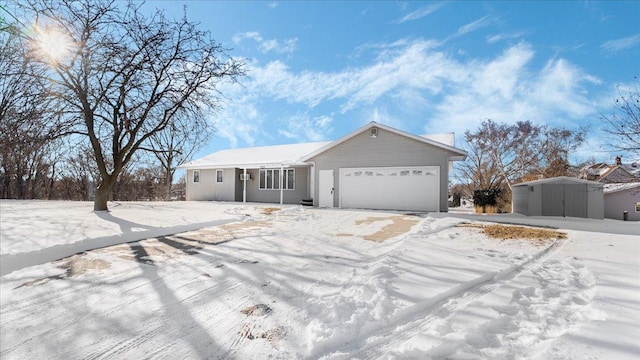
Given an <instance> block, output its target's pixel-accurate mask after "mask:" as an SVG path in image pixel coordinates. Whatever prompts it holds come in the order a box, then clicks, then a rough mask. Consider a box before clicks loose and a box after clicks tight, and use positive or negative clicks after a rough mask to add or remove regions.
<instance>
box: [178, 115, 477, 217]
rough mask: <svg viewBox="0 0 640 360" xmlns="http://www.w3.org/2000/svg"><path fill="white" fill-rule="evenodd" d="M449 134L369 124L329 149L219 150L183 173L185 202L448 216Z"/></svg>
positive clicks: (323, 145) (318, 145)
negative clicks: (300, 205)
mask: <svg viewBox="0 0 640 360" xmlns="http://www.w3.org/2000/svg"><path fill="white" fill-rule="evenodd" d="M466 156H467V153H466V152H465V151H464V150H461V149H458V148H456V147H455V146H454V143H453V134H447V135H444V136H443V135H438V136H434V137H429V136H418V135H414V134H410V133H407V132H404V131H401V130H398V129H394V128H392V127H389V126H386V125H382V124H378V123H375V122H371V123H369V124H367V125H365V126H364V127H362V128H360V129H358V130H356V131H354V132H352V133H350V134H348V135H346V136H344V137H342V138H341V139H338V140H336V141H331V142H314V143H303V144H291V145H277V146H264V147H254V148H243V149H230V150H222V151H218V152H216V153H213V154H211V155H208V156H205V157H203V158H201V159H197V160H194V161H191V162H189V163H187V164H184V165H182V166H180V168H183V169H186V170H187V186H186V193H187V194H186V197H187V200H221V201H242V202H271V203H281V204H283V203H285V204H297V203H300V202H301V201H303V200H307V199H309V202H310V203H312V204H313V205H314V206H318V207H340V208H367V209H387V210H415V211H443V212H444V211H447V210H448V204H447V189H448V185H449V172H450V166H451V163H452V161H457V160H464V159H465V157H466Z"/></svg>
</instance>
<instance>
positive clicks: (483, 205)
mask: <svg viewBox="0 0 640 360" xmlns="http://www.w3.org/2000/svg"><path fill="white" fill-rule="evenodd" d="M501 192H502V190H500V189H481V190H475V191H474V192H473V203H474V204H475V208H476V213H483V214H495V213H497V212H498V206H497V203H498V197H499V196H500V193H501Z"/></svg>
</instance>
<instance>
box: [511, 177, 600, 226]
mask: <svg viewBox="0 0 640 360" xmlns="http://www.w3.org/2000/svg"><path fill="white" fill-rule="evenodd" d="M602 189H603V184H601V183H598V182H595V181H589V180H582V179H576V178H571V177H566V176H560V177H555V178H550V179H542V180H535V181H528V182H524V183H520V184H516V185H514V186H513V188H512V199H513V200H512V209H513V212H514V213H519V214H523V215H527V216H571V217H581V218H590V219H603V218H604V196H603V192H602Z"/></svg>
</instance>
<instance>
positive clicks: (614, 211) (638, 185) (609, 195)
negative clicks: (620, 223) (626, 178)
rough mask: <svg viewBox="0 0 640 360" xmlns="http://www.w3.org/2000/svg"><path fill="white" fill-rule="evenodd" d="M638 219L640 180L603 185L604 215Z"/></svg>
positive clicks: (609, 217)
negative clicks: (625, 215) (625, 214)
mask: <svg viewBox="0 0 640 360" xmlns="http://www.w3.org/2000/svg"><path fill="white" fill-rule="evenodd" d="M625 211H626V212H627V220H630V221H640V182H632V183H622V184H606V185H604V217H606V218H608V219H618V220H623V218H624V212H625Z"/></svg>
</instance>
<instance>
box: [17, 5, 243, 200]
mask: <svg viewBox="0 0 640 360" xmlns="http://www.w3.org/2000/svg"><path fill="white" fill-rule="evenodd" d="M141 6H142V4H140V3H133V2H129V3H128V4H121V3H116V2H115V1H108V0H80V1H72V0H60V1H56V2H52V1H48V0H30V1H29V2H28V6H27V8H28V10H30V11H31V12H32V14H33V16H34V18H36V29H46V31H47V32H48V33H53V31H56V32H58V33H59V34H62V36H61V37H59V38H58V39H61V38H62V39H66V41H68V43H69V45H70V46H69V48H70V49H72V50H71V52H70V54H69V56H67V57H62V56H55V57H51V56H50V57H49V58H44V57H43V56H34V57H33V59H34V61H37V62H40V63H48V64H50V65H52V72H51V73H50V76H49V77H48V79H47V80H48V81H49V83H50V86H51V87H52V88H53V89H54V91H55V92H56V94H57V96H58V99H59V101H61V102H62V103H64V104H65V105H66V110H67V112H66V116H67V118H68V119H73V120H74V121H75V124H74V125H75V128H74V129H75V131H76V133H78V134H82V135H83V136H86V137H87V138H88V140H89V142H90V144H91V149H92V150H93V155H94V157H95V161H96V165H97V167H98V170H99V172H100V181H99V184H98V187H97V190H96V197H95V202H94V210H97V211H99V210H107V201H108V200H109V198H110V194H111V191H112V188H113V186H114V184H115V182H116V181H117V179H118V176H119V174H120V173H121V172H122V171H123V169H125V167H126V166H127V165H129V164H130V162H131V161H132V160H133V159H134V155H135V154H136V153H137V152H138V150H140V149H141V148H144V147H149V143H150V140H151V137H152V136H154V135H155V134H157V133H160V132H163V131H165V130H166V129H167V128H168V127H170V126H172V124H174V123H175V121H176V119H178V118H190V119H191V120H192V122H191V124H196V123H197V122H198V121H206V119H205V118H204V116H206V114H208V113H209V112H208V111H206V110H203V109H207V108H213V109H215V108H216V107H218V106H219V104H218V102H217V100H218V99H219V96H220V94H219V92H218V89H217V88H218V85H219V84H220V82H222V81H225V80H230V81H234V80H235V79H236V78H237V77H238V76H241V75H243V71H244V70H243V63H242V61H240V60H237V59H234V58H231V57H229V56H228V55H227V53H226V50H225V49H223V48H222V47H221V46H220V45H219V44H218V43H216V42H215V41H214V40H212V39H211V38H210V37H209V34H208V33H207V32H203V31H201V30H198V28H197V24H194V23H192V22H189V21H188V20H187V19H186V18H183V19H181V20H170V19H168V18H167V17H166V16H165V15H164V13H163V12H162V11H159V10H156V11H154V12H153V13H152V14H151V15H150V16H149V17H146V16H145V15H144V14H143V12H142V11H141V9H140V7H141ZM42 31H45V30H42ZM59 41H60V40H59ZM40 45H41V44H40ZM186 125H187V126H186V128H185V130H186V131H193V130H194V129H193V128H190V127H189V126H188V125H189V124H186Z"/></svg>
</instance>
